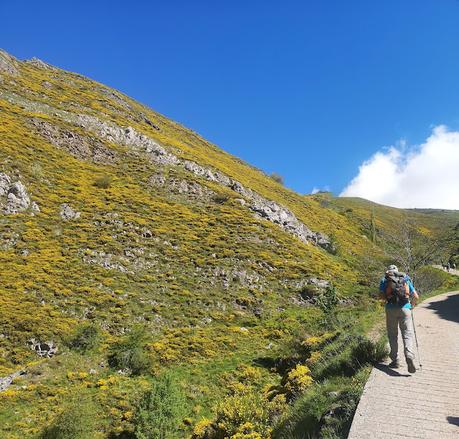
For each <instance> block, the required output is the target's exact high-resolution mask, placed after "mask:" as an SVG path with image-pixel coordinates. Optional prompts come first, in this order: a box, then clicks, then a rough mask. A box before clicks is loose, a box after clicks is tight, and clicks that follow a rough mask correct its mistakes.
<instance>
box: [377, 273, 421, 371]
mask: <svg viewBox="0 0 459 439" xmlns="http://www.w3.org/2000/svg"><path fill="white" fill-rule="evenodd" d="M379 292H380V297H381V299H382V300H384V301H385V302H386V306H385V310H386V327H387V337H388V338H389V346H390V354H389V357H390V359H391V363H390V364H389V367H391V368H398V367H400V362H399V359H398V328H399V327H400V332H401V333H402V339H403V346H404V354H405V360H406V364H407V366H408V372H409V373H415V372H416V367H415V366H414V358H415V356H414V331H413V323H412V318H411V312H412V307H413V305H415V304H416V300H417V299H419V296H418V293H417V292H416V290H415V288H414V286H413V282H411V279H410V277H409V276H408V275H407V274H405V273H401V272H399V271H398V268H397V266H396V265H389V267H388V268H387V271H386V273H385V275H384V277H383V278H382V279H381V282H380V284H379Z"/></svg>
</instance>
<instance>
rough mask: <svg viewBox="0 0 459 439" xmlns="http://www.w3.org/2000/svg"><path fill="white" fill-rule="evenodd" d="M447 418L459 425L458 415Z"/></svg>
mask: <svg viewBox="0 0 459 439" xmlns="http://www.w3.org/2000/svg"><path fill="white" fill-rule="evenodd" d="M446 419H447V420H448V422H449V423H450V424H453V425H457V426H458V427H459V418H458V417H456V416H447V417H446Z"/></svg>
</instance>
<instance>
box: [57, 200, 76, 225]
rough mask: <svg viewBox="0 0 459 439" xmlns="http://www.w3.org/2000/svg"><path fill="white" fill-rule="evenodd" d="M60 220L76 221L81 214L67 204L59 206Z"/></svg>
mask: <svg viewBox="0 0 459 439" xmlns="http://www.w3.org/2000/svg"><path fill="white" fill-rule="evenodd" d="M60 215H61V218H62V219H64V220H67V221H71V220H76V219H78V218H80V215H81V213H80V212H77V211H76V210H74V209H73V208H72V207H71V206H69V205H68V204H67V203H64V204H61V211H60Z"/></svg>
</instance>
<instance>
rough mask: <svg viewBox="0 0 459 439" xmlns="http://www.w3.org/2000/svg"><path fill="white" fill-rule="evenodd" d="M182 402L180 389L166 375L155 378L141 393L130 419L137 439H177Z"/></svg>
mask: <svg viewBox="0 0 459 439" xmlns="http://www.w3.org/2000/svg"><path fill="white" fill-rule="evenodd" d="M184 407H185V399H184V396H183V393H182V391H181V389H180V387H179V386H178V385H177V384H176V383H175V382H174V381H173V379H172V377H171V375H169V374H166V375H163V376H161V377H159V378H157V379H156V380H155V381H154V382H153V384H152V387H151V389H150V390H148V391H147V392H145V393H144V395H143V396H142V398H141V399H140V401H139V404H138V406H137V410H136V414H135V418H134V425H135V428H134V434H135V437H136V438H137V439H151V438H155V439H171V438H175V437H178V434H179V430H180V426H181V424H182V419H183V414H184Z"/></svg>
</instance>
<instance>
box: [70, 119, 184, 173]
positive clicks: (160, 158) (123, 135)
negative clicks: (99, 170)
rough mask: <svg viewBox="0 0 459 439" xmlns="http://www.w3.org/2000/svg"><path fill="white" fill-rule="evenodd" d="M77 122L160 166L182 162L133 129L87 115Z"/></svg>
mask: <svg viewBox="0 0 459 439" xmlns="http://www.w3.org/2000/svg"><path fill="white" fill-rule="evenodd" d="M77 122H78V123H79V125H80V126H81V127H83V128H85V129H88V130H90V131H92V132H93V133H95V134H97V135H98V136H100V137H101V138H103V139H105V140H107V141H109V142H112V143H116V144H118V145H123V146H127V147H130V148H131V149H134V150H136V151H139V152H143V153H145V154H146V155H147V157H148V159H149V160H150V161H152V162H154V163H156V164H159V165H177V164H179V162H180V160H179V159H178V158H177V157H176V156H175V155H174V154H171V153H169V152H168V151H167V150H166V149H165V148H164V147H163V146H161V145H160V144H159V143H158V142H156V141H154V140H153V139H151V138H150V137H148V136H146V135H145V134H142V133H139V132H138V131H136V130H135V129H134V128H132V127H126V128H122V127H120V126H118V125H116V124H114V123H110V122H105V121H101V120H100V119H98V118H97V117H94V116H89V115H86V114H84V115H83V114H80V115H78V118H77Z"/></svg>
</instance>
